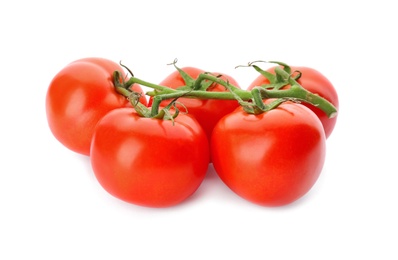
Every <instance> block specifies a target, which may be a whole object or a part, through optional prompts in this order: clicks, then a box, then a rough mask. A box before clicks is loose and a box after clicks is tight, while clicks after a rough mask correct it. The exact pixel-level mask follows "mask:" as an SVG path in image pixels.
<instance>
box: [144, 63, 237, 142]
mask: <svg viewBox="0 0 398 260" xmlns="http://www.w3.org/2000/svg"><path fill="white" fill-rule="evenodd" d="M182 70H183V71H184V72H186V73H187V74H188V75H189V76H191V77H192V78H193V79H196V78H198V76H199V74H201V73H204V71H203V70H201V69H198V68H194V67H185V68H182ZM213 74H214V75H216V76H217V75H219V74H221V75H222V76H221V77H220V78H221V79H223V80H228V81H229V83H231V84H232V85H234V86H236V87H238V88H240V86H239V85H238V83H237V81H236V80H235V79H234V78H232V77H231V76H229V75H225V74H222V73H213ZM159 85H162V86H167V87H170V88H173V89H177V88H179V87H181V86H184V85H185V82H184V80H183V78H182V77H181V75H180V73H179V72H178V71H175V72H173V73H171V74H170V75H169V76H168V77H166V78H165V79H164V80H163V81H162V82H161V83H160V84H159ZM208 91H228V90H226V89H225V87H224V86H221V85H219V84H215V85H214V86H211V87H210V88H209V89H208ZM152 100H153V98H152V97H151V98H150V99H149V105H151V104H152ZM167 102H170V101H167V100H166V101H164V102H163V103H162V104H163V106H165V105H166V104H167ZM178 102H180V103H182V104H183V105H184V107H185V108H186V110H187V111H188V113H189V114H191V115H193V116H194V117H195V118H196V119H197V120H198V122H199V123H200V125H201V126H202V127H203V129H204V131H205V132H206V135H207V137H208V139H209V140H210V137H211V132H212V131H213V128H214V126H215V125H216V123H217V122H218V120H220V119H221V118H222V117H223V116H225V115H226V114H228V113H231V112H232V111H234V110H235V109H236V108H237V107H238V106H239V103H238V101H236V100H217V99H196V98H195V99H193V98H179V99H178ZM185 108H181V110H184V109H185Z"/></svg>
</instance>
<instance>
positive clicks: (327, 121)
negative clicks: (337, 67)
mask: <svg viewBox="0 0 398 260" xmlns="http://www.w3.org/2000/svg"><path fill="white" fill-rule="evenodd" d="M276 67H282V66H273V67H271V68H269V69H267V70H266V72H269V73H272V74H273V75H275V68H276ZM289 67H290V70H291V71H292V74H293V75H292V76H293V77H294V76H298V75H299V76H300V77H299V78H298V79H297V80H296V81H297V83H299V84H300V85H301V86H302V87H303V88H304V89H306V90H308V91H310V92H311V93H314V94H318V95H319V96H321V97H323V98H325V99H326V100H328V101H329V102H330V103H332V104H333V105H334V106H335V108H336V109H339V99H338V95H337V91H336V89H335V88H334V86H333V84H332V83H331V82H330V80H329V79H328V78H327V77H326V76H324V75H323V74H322V73H321V72H319V71H318V70H316V69H313V68H310V67H304V66H289ZM298 73H299V74H298ZM269 83H270V81H269V79H267V78H266V77H265V76H263V75H259V76H258V77H257V78H256V79H254V81H253V82H252V83H251V84H250V85H249V87H248V90H251V89H253V88H254V87H256V86H267V84H269ZM302 104H303V105H305V106H307V107H308V108H309V109H311V110H312V111H313V112H314V113H315V114H316V115H317V116H318V118H319V119H320V120H321V122H322V126H323V129H324V130H325V135H326V138H328V137H329V136H330V135H331V134H332V132H333V130H334V128H335V125H336V121H337V115H336V116H335V117H333V118H329V117H328V116H327V115H326V114H325V112H323V111H322V110H321V109H320V108H318V107H316V106H313V105H311V104H308V103H305V102H303V103H302Z"/></svg>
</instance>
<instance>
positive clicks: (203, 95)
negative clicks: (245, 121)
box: [116, 69, 337, 118]
mask: <svg viewBox="0 0 398 260" xmlns="http://www.w3.org/2000/svg"><path fill="white" fill-rule="evenodd" d="M276 72H277V73H278V74H279V75H280V76H282V77H284V78H285V79H286V80H287V81H288V83H289V85H290V88H288V89H267V88H264V87H255V88H254V89H252V90H251V91H248V90H242V89H240V88H238V87H236V86H234V85H232V84H230V83H229V82H228V81H225V80H223V79H221V78H219V77H216V76H213V75H211V74H208V73H202V74H200V75H199V76H198V78H197V79H196V80H195V83H194V85H193V86H192V89H190V90H186V88H185V89H184V90H179V89H172V88H169V87H166V86H161V85H157V84H153V83H151V82H148V81H144V80H141V79H139V78H136V77H131V78H130V79H129V80H128V81H127V82H125V83H124V89H125V90H127V89H128V88H129V87H130V86H131V85H133V84H134V83H137V84H140V85H142V86H146V87H148V88H151V89H153V91H149V92H147V93H146V95H148V96H152V97H153V103H152V108H151V113H150V114H151V115H152V116H155V115H156V114H158V111H159V107H160V103H161V102H162V101H164V100H168V99H174V100H175V99H177V98H180V97H184V98H197V99H225V100H236V99H237V97H239V99H240V100H242V101H252V102H253V106H255V105H256V104H258V102H259V100H262V99H267V98H278V99H285V100H292V101H299V102H306V103H310V104H312V105H314V106H316V107H318V108H320V109H321V110H323V111H324V112H325V113H326V115H327V116H328V117H329V118H332V117H334V116H336V115H337V109H336V108H335V107H334V106H333V104H331V103H330V102H329V101H327V100H326V99H324V98H322V97H321V96H319V95H317V94H314V93H311V92H309V91H307V90H306V89H304V88H303V87H302V86H300V85H299V84H298V83H297V81H296V80H295V79H294V78H292V77H291V75H290V74H289V73H287V72H286V71H284V70H282V69H280V70H278V71H276ZM203 81H212V82H214V83H216V84H220V85H222V86H224V87H225V88H226V89H227V90H229V91H207V90H206V89H202V88H201V86H202V82H203ZM119 88H120V87H119ZM116 89H118V87H116ZM117 91H118V92H119V93H120V94H122V95H125V96H126V94H125V93H124V92H125V91H124V90H117ZM130 93H131V92H130ZM260 109H262V108H260ZM262 110H263V111H266V110H264V109H262Z"/></svg>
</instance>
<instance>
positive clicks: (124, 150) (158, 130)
mask: <svg viewBox="0 0 398 260" xmlns="http://www.w3.org/2000/svg"><path fill="white" fill-rule="evenodd" d="M90 158H91V165H92V168H93V171H94V173H95V176H96V178H97V179H98V181H99V183H100V184H101V186H102V187H103V188H104V189H105V190H106V191H107V192H109V193H110V194H111V195H113V196H114V197H116V198H119V199H121V200H123V201H126V202H129V203H133V204H137V205H141V206H147V207H169V206H173V205H176V204H178V203H181V202H182V201H184V200H185V199H187V198H188V197H189V196H190V195H192V194H193V193H194V192H195V191H196V190H197V189H198V187H199V186H200V184H201V183H202V181H203V179H204V177H205V175H206V171H207V167H208V164H209V159H208V158H209V147H208V141H207V137H206V134H205V133H204V131H203V129H202V128H201V126H200V125H199V123H198V122H197V121H196V120H195V119H194V118H193V117H191V116H189V115H186V114H180V115H179V116H178V117H177V118H175V119H174V123H173V122H172V121H170V120H163V119H155V118H145V117H140V116H139V115H138V114H137V113H136V112H135V110H134V109H133V108H120V109H115V110H112V111H110V112H109V113H108V114H107V115H105V116H104V117H103V118H102V119H101V120H100V121H99V122H98V124H97V126H96V128H95V131H94V136H93V139H92V144H91V155H90Z"/></svg>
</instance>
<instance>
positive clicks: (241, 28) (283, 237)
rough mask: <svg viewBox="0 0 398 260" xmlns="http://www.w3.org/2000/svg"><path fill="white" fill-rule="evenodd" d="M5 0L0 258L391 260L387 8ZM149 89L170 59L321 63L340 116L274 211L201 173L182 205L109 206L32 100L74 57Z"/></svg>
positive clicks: (237, 73) (393, 174)
mask: <svg viewBox="0 0 398 260" xmlns="http://www.w3.org/2000/svg"><path fill="white" fill-rule="evenodd" d="M236 2H237V3H232V1H227V2H225V1H220V2H219V1H215V0H213V1H207V0H202V1H193V2H189V1H173V0H169V1H151V0H146V1H100V0H97V1H71V0H69V1H2V2H1V4H0V33H1V34H0V35H1V36H0V37H1V41H0V71H1V75H2V77H1V81H0V84H1V92H0V93H1V99H0V106H1V109H0V113H1V114H0V122H1V128H0V131H1V132H0V133H1V134H0V149H1V157H0V158H1V159H0V160H1V161H0V211H1V214H0V259H363V258H364V257H367V258H366V259H383V260H385V259H398V249H397V247H396V246H397V245H398V243H397V242H398V235H397V234H398V223H397V219H398V213H397V208H398V207H397V201H398V188H397V186H398V185H397V184H398V166H397V147H398V140H397V130H398V129H397V126H396V120H397V112H396V111H397V109H396V107H397V106H396V102H397V101H396V95H397V93H398V92H397V88H398V86H397V63H396V62H397V58H398V51H397V46H398V41H397V37H396V34H397V29H396V25H397V24H398V17H397V15H396V11H395V10H396V9H395V5H393V4H394V1H387V0H379V1H341V2H337V1H330V2H326V1H307V0H301V1H251V0H246V1H236ZM91 56H97V57H104V58H109V59H112V60H114V61H117V62H118V61H120V60H122V61H123V62H124V63H125V64H126V65H128V66H129V67H130V68H131V69H132V70H133V71H134V73H135V75H136V76H137V77H139V78H142V79H145V80H148V81H151V82H154V83H157V82H160V80H162V79H163V78H164V77H166V76H167V75H168V74H169V73H171V72H172V71H173V68H172V67H171V66H167V65H166V64H167V63H170V62H172V61H173V60H174V59H175V58H178V59H179V63H178V65H180V66H195V67H199V68H202V69H204V70H207V71H217V72H222V73H226V74H230V75H231V76H233V77H234V78H235V79H236V80H237V81H238V82H239V84H240V85H241V87H243V88H245V87H246V86H247V85H249V84H250V82H251V81H252V80H253V79H254V78H255V77H257V75H258V74H257V73H256V72H255V71H254V70H251V69H249V68H239V69H235V66H236V65H241V64H246V63H247V62H249V61H253V60H278V61H283V62H286V63H288V64H291V65H304V66H310V67H313V68H316V69H318V70H319V71H321V72H322V73H323V74H324V75H326V76H327V77H328V78H329V79H330V80H331V81H332V83H333V84H334V85H335V87H336V89H337V91H338V93H339V98H340V106H341V108H340V114H339V117H338V121H337V125H336V128H335V131H334V132H333V134H332V136H331V137H330V138H329V139H328V140H327V156H326V162H325V166H324V169H323V171H322V174H321V177H320V179H319V180H318V182H317V183H316V185H315V186H314V187H313V189H312V190H311V191H310V192H309V193H308V194H307V195H306V196H305V197H304V198H302V199H300V200H299V201H297V202H295V203H293V204H291V205H289V206H286V207H280V208H265V207H259V206H256V205H253V204H251V203H249V202H247V201H244V200H242V199H240V198H239V197H237V196H236V195H235V194H233V193H232V192H231V191H230V190H228V188H226V187H225V185H223V183H222V182H221V181H220V180H219V179H218V177H217V176H216V174H215V173H214V171H213V170H211V169H210V170H209V172H208V176H207V177H206V179H205V181H204V182H203V184H202V186H201V187H200V188H199V190H198V191H197V192H196V193H195V194H194V195H193V196H192V197H191V198H190V199H188V200H187V201H186V202H184V203H183V204H181V205H179V206H176V207H172V208H167V209H152V208H144V207H138V206H135V205H130V204H127V203H124V202H121V201H119V200H117V199H115V198H113V197H111V196H110V195H108V193H106V192H105V191H104V190H103V189H102V188H101V187H100V185H99V184H98V182H97V181H96V179H95V177H94V175H93V172H92V170H91V167H90V163H89V159H88V158H87V157H84V156H80V155H78V154H75V153H73V152H71V151H69V150H67V149H66V148H64V147H63V146H62V145H61V144H60V143H58V142H57V141H56V140H55V138H54V137H53V136H52V134H51V132H50V130H49V128H48V126H47V121H46V116H45V94H46V90H47V87H48V84H49V82H50V81H51V79H52V77H53V76H54V75H55V74H56V73H57V72H58V71H59V70H60V69H62V68H63V67H64V66H65V65H66V64H68V63H69V62H71V61H73V60H75V59H79V58H84V57H91Z"/></svg>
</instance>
